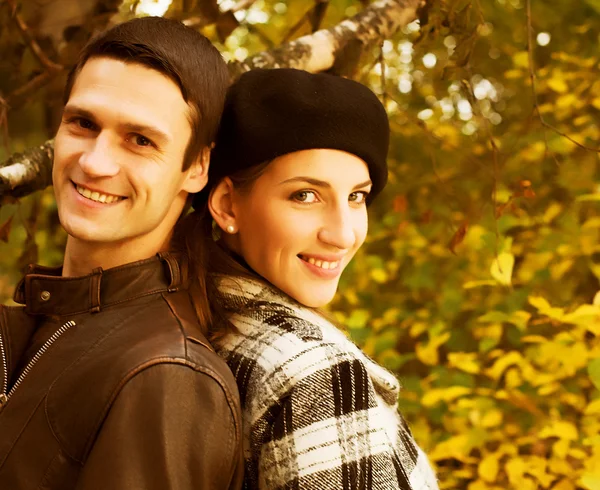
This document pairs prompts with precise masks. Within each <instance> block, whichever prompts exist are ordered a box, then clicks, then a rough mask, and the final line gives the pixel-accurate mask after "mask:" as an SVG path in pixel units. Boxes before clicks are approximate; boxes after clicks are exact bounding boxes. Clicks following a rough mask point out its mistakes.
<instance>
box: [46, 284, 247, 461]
mask: <svg viewBox="0 0 600 490" xmlns="http://www.w3.org/2000/svg"><path fill="white" fill-rule="evenodd" d="M175 296H177V298H175ZM171 297H172V298H171ZM127 309H131V311H130V312H129V313H128V314H127V315H126V316H123V315H121V316H120V317H119V322H120V325H119V326H118V327H117V326H115V327H113V328H109V329H108V332H107V333H106V334H105V335H104V336H103V337H102V338H101V339H99V341H98V342H96V343H95V344H94V345H93V346H92V347H90V348H89V349H87V350H86V351H85V352H83V353H82V354H81V356H80V357H79V358H78V359H76V360H75V361H74V362H73V363H72V364H71V365H70V366H69V367H68V368H67V369H66V370H65V371H64V372H63V373H62V374H61V375H60V376H59V377H58V378H57V379H56V380H55V381H54V383H53V384H52V386H51V388H50V390H49V392H48V396H47V398H46V414H47V418H48V423H49V424H50V426H51V427H52V430H53V432H54V434H55V436H56V437H57V439H58V440H59V442H60V444H61V446H62V447H63V449H64V450H65V451H66V453H67V454H69V456H71V457H72V458H73V459H75V460H77V461H83V460H84V459H85V457H86V455H87V454H88V452H89V450H90V447H91V444H92V443H93V440H94V438H95V435H96V434H97V432H98V430H99V428H100V426H101V425H102V423H103V420H104V419H105V417H106V416H107V414H108V413H109V411H110V409H111V405H112V403H113V402H114V401H115V399H116V398H117V396H118V395H119V393H120V392H121V391H122V389H123V388H124V387H125V386H126V385H127V383H128V382H129V381H130V380H132V379H133V378H134V377H135V376H136V375H137V374H139V373H141V372H144V371H146V370H148V369H149V368H151V367H153V366H156V365H159V364H171V365H174V369H173V370H171V371H169V372H180V370H182V369H185V370H186V372H188V371H189V370H191V371H193V372H195V373H196V376H197V377H200V378H203V379H204V381H202V382H205V383H209V384H214V383H216V384H217V385H218V386H219V388H220V390H221V391H222V393H223V396H224V397H225V398H226V399H227V403H228V404H229V406H230V407H231V409H232V412H233V413H234V414H236V412H239V408H238V405H239V402H238V401H237V388H236V385H235V381H234V379H233V376H232V375H231V373H230V372H229V370H228V368H227V365H226V364H225V363H224V362H223V360H222V359H221V358H219V357H218V356H217V355H216V354H215V352H214V350H213V349H212V347H211V346H210V344H209V343H208V341H207V340H206V338H205V337H204V336H203V335H202V332H201V330H200V327H199V325H198V322H197V320H195V312H194V310H193V307H192V305H191V301H190V299H189V295H188V294H187V292H186V291H179V292H175V293H169V294H165V295H164V296H163V297H162V298H153V299H152V301H149V302H148V301H146V302H144V303H143V304H140V305H139V308H135V305H128V306H127ZM104 313H106V315H105V316H104V317H103V316H101V315H102V314H101V313H100V314H98V316H96V317H94V323H96V324H98V323H100V322H102V320H104V321H105V322H110V319H111V316H112V315H111V314H110V311H109V310H107V311H105V312H104ZM91 323H92V322H91V321H90V325H88V328H90V329H91V328H94V327H95V326H96V325H93V324H91ZM177 366H180V367H179V368H177ZM157 396H160V394H158V393H157Z"/></svg>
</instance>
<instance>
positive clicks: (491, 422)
mask: <svg viewBox="0 0 600 490" xmlns="http://www.w3.org/2000/svg"><path fill="white" fill-rule="evenodd" d="M503 417H504V414H503V413H502V411H500V410H497V409H494V410H490V411H489V412H487V413H486V414H485V415H484V416H483V418H482V419H481V426H482V427H485V428H486V429H489V428H491V427H498V426H499V425H500V424H501V423H502V419H503Z"/></svg>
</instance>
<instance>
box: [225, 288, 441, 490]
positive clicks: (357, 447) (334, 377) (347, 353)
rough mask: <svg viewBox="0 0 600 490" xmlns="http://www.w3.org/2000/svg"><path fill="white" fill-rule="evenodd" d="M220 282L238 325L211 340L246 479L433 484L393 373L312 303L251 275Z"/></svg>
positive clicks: (327, 484) (418, 487) (291, 483)
mask: <svg viewBox="0 0 600 490" xmlns="http://www.w3.org/2000/svg"><path fill="white" fill-rule="evenodd" d="M220 290H221V292H222V293H224V294H225V298H226V305H227V306H228V307H229V308H230V309H231V310H232V311H234V312H236V311H237V313H233V314H232V317H231V321H232V323H233V324H234V325H235V327H236V328H237V332H235V333H230V334H227V335H226V336H225V337H223V338H221V339H220V340H217V341H216V344H215V347H216V349H217V352H218V353H219V354H220V355H221V356H222V357H223V358H224V359H225V360H226V361H227V363H228V364H229V367H230V368H231V370H232V371H233V374H234V376H235V378H236V380H237V383H238V387H239V391H240V396H241V401H242V407H243V417H244V420H243V421H244V424H243V425H244V453H245V454H244V457H245V464H246V468H245V469H246V475H245V485H244V488H246V489H273V490H274V489H313V490H329V489H331V490H334V489H335V490H342V489H344V490H346V489H348V490H350V489H353V490H354V489H356V490H359V489H364V490H367V489H376V490H388V489H389V490H392V489H394V490H437V489H438V485H437V481H436V478H435V475H434V472H433V470H432V469H431V466H430V465H429V462H428V460H427V457H426V456H425V454H424V453H423V452H422V451H421V450H420V449H419V447H418V446H417V444H416V443H415V441H414V440H413V438H412V436H411V433H410V431H409V429H408V427H407V425H406V423H405V422H404V420H403V419H402V417H401V416H400V414H399V413H398V410H397V399H398V393H399V389H400V387H399V384H398V381H397V380H396V379H395V378H394V376H393V375H392V374H390V373H389V372H387V371H386V370H384V369H383V368H382V367H380V366H378V365H377V364H375V363H374V362H373V361H372V360H370V359H369V358H368V357H367V356H366V355H365V354H364V353H363V352H362V351H360V349H358V348H357V347H356V346H355V345H354V344H353V343H352V342H350V341H349V340H348V339H347V338H346V337H345V336H344V335H343V334H342V333H341V332H340V331H339V330H338V329H336V328H335V327H334V326H333V325H332V324H331V323H329V322H328V321H326V320H325V319H324V318H323V317H322V316H320V315H318V314H317V313H316V312H314V311H312V310H310V309H308V308H305V307H303V306H301V305H299V304H298V303H296V302H294V301H293V300H292V299H291V298H289V297H288V296H285V295H283V294H282V293H280V292H278V291H276V290H274V289H272V288H270V287H268V286H266V285H264V284H262V283H259V282H257V281H250V280H247V279H239V278H235V279H233V278H225V279H223V281H222V282H221V286H220Z"/></svg>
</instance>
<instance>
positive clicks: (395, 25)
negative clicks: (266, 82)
mask: <svg viewBox="0 0 600 490" xmlns="http://www.w3.org/2000/svg"><path fill="white" fill-rule="evenodd" d="M425 1H426V0H378V1H375V2H373V3H372V4H370V5H369V7H367V8H365V9H364V10H363V11H362V12H360V13H359V14H357V15H356V16H355V17H353V18H352V19H347V20H345V21H343V22H341V23H340V24H338V25H337V26H335V27H333V28H331V29H326V30H325V29H324V30H320V31H317V32H315V33H314V34H311V35H308V36H303V37H301V38H299V39H296V40H295V41H293V42H290V43H288V44H284V45H283V46H280V47H278V48H276V49H273V50H271V51H266V52H263V53H260V54H257V55H255V56H252V57H250V58H249V59H248V60H246V61H244V62H232V63H230V64H229V69H230V73H231V77H232V79H235V78H237V77H238V76H239V75H241V74H242V73H243V72H245V71H248V70H250V69H252V68H284V67H290V68H299V69H303V70H307V71H310V72H313V73H315V72H320V71H324V70H328V69H330V68H331V67H332V66H333V65H334V62H335V61H336V56H338V55H339V54H340V53H343V52H344V48H345V47H346V46H347V45H348V44H349V43H353V42H354V43H356V42H358V43H362V45H363V46H364V47H371V46H376V45H379V44H381V43H382V42H383V40H385V39H387V38H389V37H391V36H392V35H394V34H395V33H396V32H397V31H398V30H399V29H400V28H401V27H403V26H405V25H406V24H408V23H409V22H412V21H413V20H414V19H415V18H416V16H417V9H418V8H419V7H421V6H422V5H424V4H425ZM53 156H54V155H53V140H50V141H47V142H46V143H44V144H43V145H42V146H39V147H35V148H31V149H29V150H27V151H26V152H24V153H21V154H19V153H17V154H14V155H12V156H11V157H10V158H9V159H8V160H7V161H6V162H4V163H0V206H1V204H2V202H3V201H4V200H5V199H7V198H10V197H13V198H16V197H21V196H24V195H27V194H30V193H32V192H35V191H37V190H40V189H43V188H45V187H47V186H48V185H50V184H51V182H52V159H53Z"/></svg>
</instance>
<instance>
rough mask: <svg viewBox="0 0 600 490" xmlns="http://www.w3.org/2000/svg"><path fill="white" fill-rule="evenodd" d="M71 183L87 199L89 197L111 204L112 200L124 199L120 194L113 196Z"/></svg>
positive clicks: (92, 199)
mask: <svg viewBox="0 0 600 490" xmlns="http://www.w3.org/2000/svg"><path fill="white" fill-rule="evenodd" d="M73 185H74V186H75V189H76V190H77V192H78V193H79V194H80V195H82V196H83V197H85V198H87V199H90V200H91V201H95V202H99V203H103V204H111V203H113V202H117V201H122V200H123V199H126V198H125V197H122V196H115V195H114V194H105V193H102V192H99V191H95V190H91V189H88V188H87V187H83V186H82V185H79V184H75V183H73Z"/></svg>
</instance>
